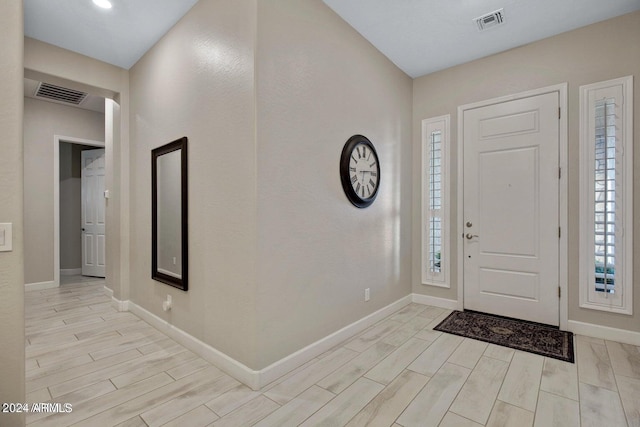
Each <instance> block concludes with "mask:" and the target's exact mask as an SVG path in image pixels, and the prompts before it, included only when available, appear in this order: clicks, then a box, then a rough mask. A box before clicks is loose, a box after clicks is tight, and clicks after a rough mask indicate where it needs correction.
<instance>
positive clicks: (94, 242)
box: [82, 149, 106, 277]
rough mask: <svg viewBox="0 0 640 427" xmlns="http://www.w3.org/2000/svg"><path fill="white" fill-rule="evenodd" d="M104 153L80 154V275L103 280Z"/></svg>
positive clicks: (90, 152) (96, 151) (88, 152)
mask: <svg viewBox="0 0 640 427" xmlns="http://www.w3.org/2000/svg"><path fill="white" fill-rule="evenodd" d="M104 175H105V167H104V149H98V150H85V151H83V152H82V275H83V276H95V277H105V258H106V245H105V198H104V189H105V181H104V180H105V177H104Z"/></svg>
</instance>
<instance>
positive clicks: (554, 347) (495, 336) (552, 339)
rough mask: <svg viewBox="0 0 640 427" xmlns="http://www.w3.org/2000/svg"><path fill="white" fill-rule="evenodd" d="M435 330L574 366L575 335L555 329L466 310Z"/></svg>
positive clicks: (457, 313) (452, 316)
mask: <svg viewBox="0 0 640 427" xmlns="http://www.w3.org/2000/svg"><path fill="white" fill-rule="evenodd" d="M433 329H434V330H436V331H442V332H447V333H449V334H454V335H460V336H463V337H467V338H473V339H476V340H479V341H485V342H489V343H492V344H497V345H501V346H504V347H510V348H514V349H517V350H522V351H527V352H529V353H535V354H539V355H542V356H547V357H552V358H554V359H560V360H564V361H565V362H571V363H573V334H572V333H571V332H565V331H561V330H560V329H558V328H555V327H553V326H548V325H543V324H540V323H534V322H527V321H525V320H516V319H510V318H507V317H501V316H494V315H491V314H485V313H478V312H477V311H469V310H465V311H454V312H453V313H451V314H450V315H449V316H448V317H447V318H446V319H444V320H443V321H442V322H440V324H439V325H438V326H436V327H435V328H433Z"/></svg>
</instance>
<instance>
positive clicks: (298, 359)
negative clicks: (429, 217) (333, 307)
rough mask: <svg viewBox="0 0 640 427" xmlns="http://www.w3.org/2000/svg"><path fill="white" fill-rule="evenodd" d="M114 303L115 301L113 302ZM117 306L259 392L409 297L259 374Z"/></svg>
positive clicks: (138, 311) (141, 312)
mask: <svg viewBox="0 0 640 427" xmlns="http://www.w3.org/2000/svg"><path fill="white" fill-rule="evenodd" d="M114 301H117V300H114ZM118 303H119V304H120V306H122V305H125V306H127V308H128V310H129V311H131V312H132V313H133V314H135V315H136V316H138V317H140V318H141V319H142V320H144V321H146V322H147V323H149V324H150V325H151V326H153V327H155V328H156V329H158V330H159V331H161V332H163V333H165V334H166V335H167V336H169V337H170V338H172V339H174V340H176V341H177V342H179V343H180V344H182V345H184V346H185V347H186V348H188V349H189V350H191V351H193V352H194V353H196V354H197V355H199V356H200V357H202V358H203V359H205V360H207V361H208V362H210V363H212V364H214V365H215V366H216V367H218V368H220V369H221V370H223V371H224V372H226V373H227V374H229V375H231V376H232V377H234V378H235V379H237V380H238V381H240V382H242V383H244V384H246V385H247V386H249V387H251V388H252V389H253V390H259V389H260V388H262V387H264V386H265V385H267V384H269V383H271V382H272V381H275V380H276V379H278V378H280V377H281V376H283V375H284V374H286V373H287V372H290V371H292V370H294V369H295V368H297V367H299V366H301V365H303V364H304V363H306V362H308V361H309V360H311V359H313V358H314V357H316V356H318V355H320V354H322V353H324V352H326V351H327V350H329V349H331V348H332V347H334V346H336V345H337V344H339V343H341V342H342V341H344V340H346V339H348V338H350V337H352V336H354V335H355V334H357V333H359V332H361V331H363V330H365V329H366V328H368V327H369V326H371V325H373V324H374V323H376V322H378V321H380V320H382V319H384V318H385V317H387V316H389V315H391V314H392V313H394V312H395V311H397V310H400V309H401V308H402V307H404V306H406V305H408V304H410V303H411V295H407V296H406V297H404V298H401V299H399V300H398V301H395V302H393V303H391V304H389V305H387V306H386V307H383V308H381V309H380V310H378V311H376V312H374V313H372V314H370V315H368V316H366V317H363V318H362V319H360V320H357V321H355V322H353V323H352V324H350V325H347V326H345V327H344V328H342V329H340V330H338V331H336V332H334V333H332V334H331V335H328V336H326V337H324V338H322V339H320V340H318V341H316V342H314V343H312V344H309V345H308V346H306V347H305V348H303V349H300V350H298V351H296V352H295V353H293V354H290V355H289V356H286V357H284V358H282V359H280V360H278V361H277V362H275V363H272V364H271V365H269V366H267V367H266V368H264V369H261V370H259V371H256V370H253V369H251V368H249V367H248V366H245V365H244V364H242V363H241V362H238V361H237V360H235V359H233V358H232V357H230V356H228V355H226V354H224V353H222V352H221V351H219V350H217V349H215V348H214V347H212V346H210V345H209V344H206V343H204V342H202V341H200V340H199V339H197V338H195V337H193V336H191V335H189V334H188V333H186V332H185V331H183V330H181V329H179V328H177V327H175V326H173V325H171V324H170V323H168V322H167V321H165V320H163V319H161V318H159V317H158V316H156V315H155V314H153V313H151V312H149V311H147V310H145V309H144V308H142V307H140V306H139V305H137V304H135V303H133V302H131V301H118Z"/></svg>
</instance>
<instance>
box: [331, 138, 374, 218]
mask: <svg viewBox="0 0 640 427" xmlns="http://www.w3.org/2000/svg"><path fill="white" fill-rule="evenodd" d="M340 180H341V181H342V188H343V189H344V193H345V194H346V195H347V198H348V199H349V201H350V202H351V203H353V205H354V206H356V207H358V208H366V207H367V206H369V205H370V204H371V203H373V201H374V200H375V199H376V195H377V194H378V188H379V187H380V163H379V162H378V154H377V153H376V149H375V147H374V146H373V144H372V143H371V141H369V140H368V139H367V138H366V137H365V136H362V135H354V136H352V137H351V138H349V140H348V141H347V143H346V144H345V145H344V148H343V149H342V156H341V157H340Z"/></svg>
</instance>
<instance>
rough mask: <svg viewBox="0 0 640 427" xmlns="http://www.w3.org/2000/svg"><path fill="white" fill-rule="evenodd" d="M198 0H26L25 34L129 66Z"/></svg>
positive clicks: (125, 66)
mask: <svg viewBox="0 0 640 427" xmlns="http://www.w3.org/2000/svg"><path fill="white" fill-rule="evenodd" d="M196 2H197V0H111V3H112V4H113V8H111V9H109V10H106V9H100V8H99V7H97V6H95V5H94V4H93V2H92V1H91V0H24V33H25V35H26V36H28V37H31V38H34V39H37V40H41V41H43V42H46V43H50V44H53V45H56V46H59V47H62V48H65V49H68V50H72V51H74V52H78V53H81V54H83V55H86V56H90V57H92V58H95V59H99V60H101V61H104V62H108V63H110V64H113V65H117V66H118V67H122V68H125V69H127V70H128V69H129V68H131V67H132V66H133V64H135V63H136V62H137V61H138V59H140V58H141V57H142V55H144V54H145V52H147V51H148V50H149V49H150V48H151V47H152V46H153V45H154V44H155V43H156V42H157V41H158V40H159V39H160V38H161V37H162V36H163V35H164V34H165V33H166V32H167V31H169V29H170V28H171V27H172V26H173V25H174V24H175V23H176V22H178V21H179V20H180V18H182V17H183V16H184V15H185V14H186V13H187V12H188V11H189V9H191V7H192V6H193V5H194V4H195V3H196Z"/></svg>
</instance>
